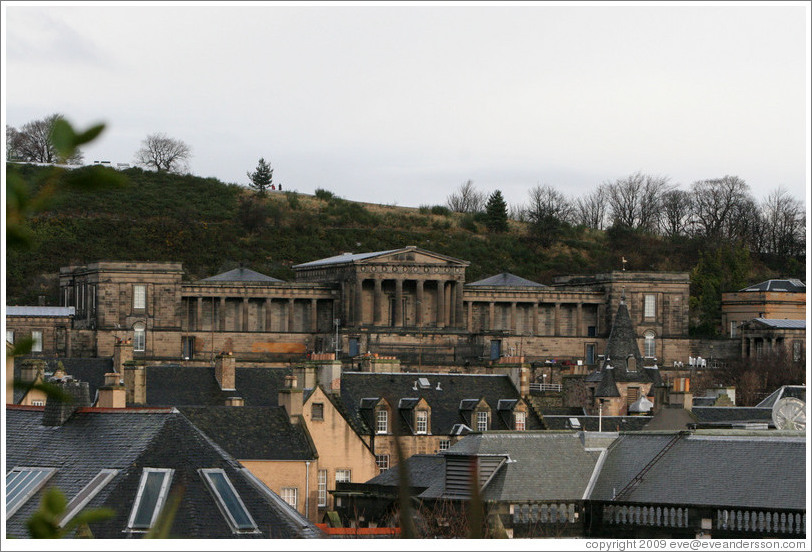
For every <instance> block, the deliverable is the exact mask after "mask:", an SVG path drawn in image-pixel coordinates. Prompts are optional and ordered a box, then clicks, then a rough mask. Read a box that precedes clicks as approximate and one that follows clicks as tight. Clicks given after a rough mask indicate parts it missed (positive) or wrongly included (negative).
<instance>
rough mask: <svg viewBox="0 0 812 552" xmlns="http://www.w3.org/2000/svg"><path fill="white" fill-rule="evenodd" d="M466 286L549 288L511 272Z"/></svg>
mask: <svg viewBox="0 0 812 552" xmlns="http://www.w3.org/2000/svg"><path fill="white" fill-rule="evenodd" d="M465 285H466V286H496V287H547V286H545V285H544V284H539V283H538V282H533V281H531V280H526V279H524V278H522V277H520V276H516V275H515V274H511V273H509V272H502V273H501V274H497V275H496V276H491V277H489V278H484V279H482V280H477V281H476V282H471V283H470V284H465Z"/></svg>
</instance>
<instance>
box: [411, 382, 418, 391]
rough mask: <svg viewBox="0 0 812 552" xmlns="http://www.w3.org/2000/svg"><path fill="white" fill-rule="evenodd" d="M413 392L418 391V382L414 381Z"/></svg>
mask: <svg viewBox="0 0 812 552" xmlns="http://www.w3.org/2000/svg"><path fill="white" fill-rule="evenodd" d="M412 391H417V380H414V385H413V386H412Z"/></svg>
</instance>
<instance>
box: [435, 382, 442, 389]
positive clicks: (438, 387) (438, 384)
mask: <svg viewBox="0 0 812 552" xmlns="http://www.w3.org/2000/svg"><path fill="white" fill-rule="evenodd" d="M435 391H442V389H441V388H440V382H439V381H438V382H437V388H436V389H435Z"/></svg>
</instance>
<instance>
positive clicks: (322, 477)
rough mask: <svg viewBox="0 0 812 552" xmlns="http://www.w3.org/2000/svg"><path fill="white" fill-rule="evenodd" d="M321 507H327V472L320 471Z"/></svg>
mask: <svg viewBox="0 0 812 552" xmlns="http://www.w3.org/2000/svg"><path fill="white" fill-rule="evenodd" d="M318 483H319V507H323V506H327V470H319V477H318Z"/></svg>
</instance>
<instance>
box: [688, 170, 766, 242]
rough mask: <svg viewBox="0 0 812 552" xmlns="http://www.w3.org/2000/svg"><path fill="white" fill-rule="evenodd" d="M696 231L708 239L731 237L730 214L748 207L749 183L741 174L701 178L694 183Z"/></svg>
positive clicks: (740, 211)
mask: <svg viewBox="0 0 812 552" xmlns="http://www.w3.org/2000/svg"><path fill="white" fill-rule="evenodd" d="M691 194H692V196H693V203H694V215H695V216H694V220H693V226H694V233H695V234H696V235H697V236H699V237H703V238H706V239H729V238H731V237H732V235H731V234H732V233H733V232H732V230H733V228H732V227H731V223H732V222H734V221H732V220H731V218H732V217H733V216H734V215H735V214H737V213H739V214H740V213H742V212H745V211H747V207H746V205H745V204H746V203H747V201H748V200H750V201H751V202H752V198H751V196H750V187H749V186H748V185H747V183H746V182H745V181H744V180H742V179H741V178H739V177H738V176H724V177H723V178H714V179H710V180H700V181H698V182H694V183H693V185H692V186H691Z"/></svg>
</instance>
